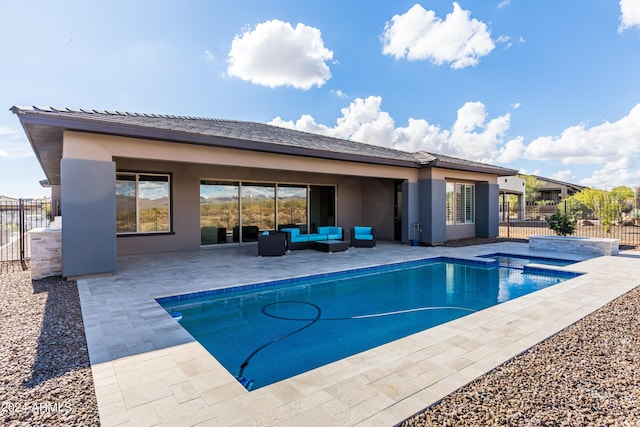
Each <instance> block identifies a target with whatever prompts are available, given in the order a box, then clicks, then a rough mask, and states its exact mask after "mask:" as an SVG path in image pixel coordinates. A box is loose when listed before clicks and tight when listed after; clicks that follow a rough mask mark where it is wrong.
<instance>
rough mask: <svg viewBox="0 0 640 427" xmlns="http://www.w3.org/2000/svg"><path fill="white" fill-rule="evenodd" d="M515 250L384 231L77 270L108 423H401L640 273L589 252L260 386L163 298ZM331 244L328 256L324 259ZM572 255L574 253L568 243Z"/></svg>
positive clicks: (518, 247) (521, 249) (634, 266)
mask: <svg viewBox="0 0 640 427" xmlns="http://www.w3.org/2000/svg"><path fill="white" fill-rule="evenodd" d="M495 252H507V253H517V254H534V255H546V256H549V255H550V254H549V253H545V254H539V253H537V254H536V253H533V252H531V251H530V250H529V248H528V246H527V245H526V244H522V243H497V244H490V245H481V246H470V247H464V248H445V247H435V248H431V247H411V246H407V245H400V244H395V243H388V242H379V244H378V247H377V248H375V249H370V248H351V249H350V250H349V251H346V252H337V253H334V254H326V253H322V252H318V251H313V250H306V251H294V252H290V253H288V254H287V255H286V256H283V257H275V258H273V257H257V248H256V246H252V245H247V246H242V247H240V246H233V247H216V248H211V249H203V250H200V251H196V252H176V253H166V254H153V255H135V256H122V257H119V258H118V272H117V273H116V274H114V275H113V276H110V277H99V278H88V279H81V280H79V281H78V289H79V293H80V301H81V305H82V312H83V319H84V324H85V331H86V337H87V344H88V348H89V356H90V359H91V367H92V373H93V377H94V383H95V389H96V396H97V401H98V408H99V411H100V421H101V424H102V425H103V426H119V425H122V426H125V425H131V426H140V425H172V426H183V425H184V426H187V425H202V426H205V425H206V426H230V425H260V426H271V425H284V426H288V425H290V426H300V425H305V426H345V425H372V426H390V425H394V424H396V423H398V422H400V421H402V420H403V419H405V418H407V417H409V416H411V415H412V414H414V413H416V412H418V411H420V410H421V409H423V408H425V407H427V406H429V405H430V404H432V403H434V402H436V401H438V400H440V399H441V398H442V397H444V396H445V395H447V394H449V393H451V392H453V391H455V390H456V389H458V388H459V387H461V386H463V385H465V384H467V383H468V382H470V381H472V380H473V379H475V378H477V377H478V376H480V375H482V374H484V373H486V372H488V371H489V370H491V369H493V368H494V367H496V366H498V365H500V364H501V363H503V362H505V361H507V360H509V359H510V358H512V357H514V356H516V355H517V354H519V353H521V352H522V351H524V350H526V349H527V348H529V347H531V346H532V345H534V344H536V343H538V342H540V341H542V340H544V339H545V338H548V337H549V336H551V335H553V334H555V333H556V332H558V331H560V330H561V329H563V328H565V327H567V326H569V325H570V324H572V323H574V322H576V321H577V320H579V319H580V318H582V317H584V316H586V315H587V314H589V313H591V312H593V311H594V310H596V309H597V308H599V307H601V306H602V305H604V304H606V303H607V302H609V301H611V300H613V299H615V298H616V297H618V296H619V295H622V294H624V293H625V292H627V291H629V290H631V289H633V288H634V287H636V286H638V285H639V284H640V279H639V278H638V277H637V275H636V274H634V272H636V271H638V268H639V267H640V252H623V253H621V255H620V256H616V257H611V256H605V257H598V258H592V259H587V260H585V261H583V262H579V263H577V264H573V265H570V266H567V267H564V269H567V270H572V271H579V272H584V273H587V274H584V275H582V276H580V277H577V278H575V279H571V280H568V281H566V282H563V283H561V284H558V285H556V286H553V287H550V288H547V289H543V290H541V291H538V292H535V293H533V294H529V295H526V296H524V297H521V298H518V299H515V300H512V301H508V302H506V303H502V304H499V305H497V306H494V307H492V308H489V309H486V310H483V311H480V312H476V313H473V314H470V315H468V316H465V317H463V318H460V319H457V320H454V321H452V322H448V323H446V324H443V325H440V326H437V327H435V328H431V329H429V330H426V331H423V332H419V333H417V334H414V335H411V336H408V337H406V338H403V339H400V340H397V341H394V342H392V343H389V344H386V345H383V346H380V347H376V348H374V349H371V350H369V351H365V352H363V353H359V354H356V355H354V356H351V357H348V358H345V359H343V360H340V361H337V362H334V363H331V364H329V365H326V366H323V367H320V368H317V369H314V370H312V371H309V372H306V373H304V374H301V375H298V376H296V377H293V378H290V379H287V380H284V381H280V382H278V383H275V384H272V385H269V386H266V387H262V388H260V389H257V390H255V391H252V392H248V391H247V390H245V389H244V387H242V385H240V383H239V382H238V381H236V380H235V378H234V377H233V375H231V374H230V373H229V372H227V371H226V370H225V369H224V368H223V367H222V366H221V365H220V364H219V363H218V362H217V361H216V360H215V359H214V358H213V356H211V355H210V354H209V353H208V352H207V351H206V350H205V349H204V348H203V347H202V346H201V345H200V344H199V343H197V342H196V341H194V339H193V338H192V337H191V335H189V334H188V333H187V332H186V331H185V330H184V329H183V328H182V327H181V326H180V325H179V323H177V322H176V321H175V320H173V319H172V318H171V316H170V315H169V314H168V313H167V312H166V311H165V310H164V309H163V308H162V307H160V305H158V304H157V303H156V302H155V298H157V297H162V296H169V295H176V294H183V293H190V292H196V291H203V290H209V289H215V288H223V287H230V286H237V285H242V284H250V283H256V282H262V281H269V280H276V279H281V278H287V277H296V276H304V275H308V274H317V273H323V272H329V271H338V270H345V269H351V268H357V267H365V266H371V265H380V264H388V263H393V262H399V261H407V260H413V259H421V258H427V257H433V256H441V255H444V256H453V257H460V258H469V257H473V256H476V255H481V254H490V253H495ZM327 257H330V262H326V259H327ZM569 258H573V259H584V258H577V255H575V254H574V255H572V257H569Z"/></svg>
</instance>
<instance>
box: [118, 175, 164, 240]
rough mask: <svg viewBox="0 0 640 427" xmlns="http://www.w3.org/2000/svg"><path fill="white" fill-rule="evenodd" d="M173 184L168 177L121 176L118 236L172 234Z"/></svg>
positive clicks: (119, 184)
mask: <svg viewBox="0 0 640 427" xmlns="http://www.w3.org/2000/svg"><path fill="white" fill-rule="evenodd" d="M170 183H171V177H170V175H168V174H142V173H124V172H122V173H117V174H116V231H117V233H119V234H131V233H167V232H170V231H171V209H170V207H171V200H170V194H171V191H170V187H169V186H170Z"/></svg>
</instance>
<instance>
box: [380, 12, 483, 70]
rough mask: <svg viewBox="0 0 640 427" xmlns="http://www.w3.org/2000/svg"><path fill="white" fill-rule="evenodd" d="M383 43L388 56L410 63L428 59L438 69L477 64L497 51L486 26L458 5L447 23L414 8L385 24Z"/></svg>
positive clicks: (432, 13)
mask: <svg viewBox="0 0 640 427" xmlns="http://www.w3.org/2000/svg"><path fill="white" fill-rule="evenodd" d="M382 39H383V43H384V45H383V49H382V53H383V54H385V55H391V56H393V57H395V58H396V59H400V58H404V57H406V58H407V59H408V60H410V61H416V60H425V59H428V60H430V61H432V62H433V63H434V64H436V65H442V64H444V63H450V64H451V68H453V69H461V68H465V67H468V66H474V65H476V64H478V62H479V61H480V58H481V57H483V56H486V55H488V54H489V53H490V52H491V51H492V50H493V49H494V47H495V45H494V43H493V40H492V39H491V32H490V31H489V30H488V29H487V25H486V24H485V23H484V22H482V21H478V20H477V19H475V18H474V19H471V12H469V11H468V10H463V9H462V8H460V6H459V5H458V3H455V2H454V3H453V11H452V12H451V13H449V14H447V16H446V17H445V19H442V18H440V17H437V16H436V14H435V12H434V11H432V10H425V9H424V8H423V7H422V6H420V5H419V4H416V5H414V6H413V7H412V8H411V9H409V10H408V11H407V12H406V13H405V14H403V15H395V16H394V17H393V18H391V22H387V23H386V25H385V28H384V33H383V35H382Z"/></svg>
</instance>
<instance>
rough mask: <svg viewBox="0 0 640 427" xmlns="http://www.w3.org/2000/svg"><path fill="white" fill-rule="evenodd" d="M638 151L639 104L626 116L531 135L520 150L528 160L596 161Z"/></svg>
mask: <svg viewBox="0 0 640 427" xmlns="http://www.w3.org/2000/svg"><path fill="white" fill-rule="evenodd" d="M638 153H640V104H638V105H636V106H635V107H634V108H633V109H632V110H631V111H630V112H629V114H628V115H627V116H625V117H623V118H621V119H620V120H618V121H616V122H613V123H610V122H604V123H602V124H600V125H597V126H593V127H591V128H587V127H586V126H585V125H584V124H580V125H577V126H572V127H569V128H567V129H565V130H564V131H563V132H562V134H561V135H560V136H557V137H553V136H544V137H539V138H536V139H534V140H533V141H532V142H531V143H530V144H529V145H528V147H527V150H526V152H525V154H524V156H525V158H527V159H529V160H562V163H564V164H572V163H573V164H599V163H607V162H614V161H618V160H619V159H620V158H624V157H632V156H634V155H637V154H638Z"/></svg>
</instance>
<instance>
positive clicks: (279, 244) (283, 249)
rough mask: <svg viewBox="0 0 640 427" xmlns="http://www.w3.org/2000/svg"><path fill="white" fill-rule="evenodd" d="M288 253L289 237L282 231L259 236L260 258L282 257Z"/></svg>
mask: <svg viewBox="0 0 640 427" xmlns="http://www.w3.org/2000/svg"><path fill="white" fill-rule="evenodd" d="M286 253H287V235H286V233H282V232H280V231H264V232H262V233H260V234H258V256H282V255H284V254H286Z"/></svg>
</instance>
